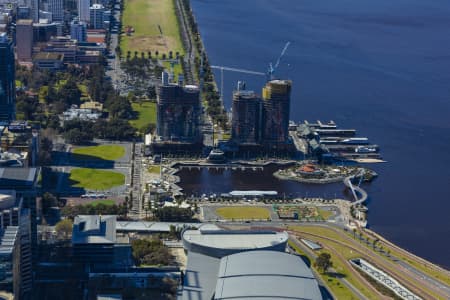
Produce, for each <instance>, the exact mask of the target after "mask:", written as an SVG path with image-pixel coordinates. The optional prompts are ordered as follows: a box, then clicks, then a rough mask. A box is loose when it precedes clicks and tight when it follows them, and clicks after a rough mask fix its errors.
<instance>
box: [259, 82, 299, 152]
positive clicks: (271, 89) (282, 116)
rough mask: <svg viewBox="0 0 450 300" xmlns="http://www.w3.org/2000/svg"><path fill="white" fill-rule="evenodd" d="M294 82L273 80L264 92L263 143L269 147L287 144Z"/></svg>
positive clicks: (265, 87)
mask: <svg viewBox="0 0 450 300" xmlns="http://www.w3.org/2000/svg"><path fill="white" fill-rule="evenodd" d="M291 87H292V81H290V80H271V81H269V82H267V83H266V85H265V86H264V88H263V90H262V99H263V101H262V102H263V113H262V120H263V122H262V127H263V128H262V142H263V144H264V145H268V146H278V145H282V144H286V143H287V141H288V137H289V132H288V130H289V110H290V100H291Z"/></svg>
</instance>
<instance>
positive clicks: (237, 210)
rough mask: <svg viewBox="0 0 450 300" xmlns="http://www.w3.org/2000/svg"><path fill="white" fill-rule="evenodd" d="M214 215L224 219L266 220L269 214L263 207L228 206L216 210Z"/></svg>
mask: <svg viewBox="0 0 450 300" xmlns="http://www.w3.org/2000/svg"><path fill="white" fill-rule="evenodd" d="M216 214H217V215H219V216H221V217H222V218H225V219H268V218H269V217H270V212H269V210H268V209H267V208H264V207H253V206H229V207H220V208H218V209H216Z"/></svg>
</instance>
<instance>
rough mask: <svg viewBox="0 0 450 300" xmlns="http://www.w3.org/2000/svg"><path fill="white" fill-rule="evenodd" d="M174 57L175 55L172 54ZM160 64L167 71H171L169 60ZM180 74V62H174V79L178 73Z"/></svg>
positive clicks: (181, 70) (181, 69)
mask: <svg viewBox="0 0 450 300" xmlns="http://www.w3.org/2000/svg"><path fill="white" fill-rule="evenodd" d="M174 57H175V55H174ZM162 64H163V66H164V69H166V70H167V71H168V72H171V71H172V66H171V65H170V61H163V62H162ZM180 74H181V75H183V68H182V67H181V64H179V63H177V64H174V66H173V75H174V78H175V80H177V79H178V75H180Z"/></svg>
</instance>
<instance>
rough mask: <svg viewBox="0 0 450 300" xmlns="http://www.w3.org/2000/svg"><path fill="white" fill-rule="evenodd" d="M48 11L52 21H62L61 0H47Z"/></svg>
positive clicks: (62, 4) (62, 2)
mask: <svg viewBox="0 0 450 300" xmlns="http://www.w3.org/2000/svg"><path fill="white" fill-rule="evenodd" d="M48 11H50V12H51V13H52V19H53V21H55V22H63V21H64V1H63V0H49V1H48Z"/></svg>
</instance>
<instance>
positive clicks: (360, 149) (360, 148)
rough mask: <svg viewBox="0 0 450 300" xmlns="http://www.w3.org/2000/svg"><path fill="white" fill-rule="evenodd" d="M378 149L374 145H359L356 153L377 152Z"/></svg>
mask: <svg viewBox="0 0 450 300" xmlns="http://www.w3.org/2000/svg"><path fill="white" fill-rule="evenodd" d="M377 151H378V149H377V148H374V147H364V146H358V147H356V148H355V152H356V153H376V152H377Z"/></svg>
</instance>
